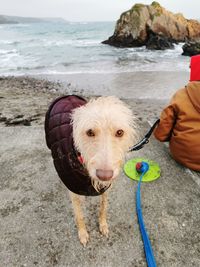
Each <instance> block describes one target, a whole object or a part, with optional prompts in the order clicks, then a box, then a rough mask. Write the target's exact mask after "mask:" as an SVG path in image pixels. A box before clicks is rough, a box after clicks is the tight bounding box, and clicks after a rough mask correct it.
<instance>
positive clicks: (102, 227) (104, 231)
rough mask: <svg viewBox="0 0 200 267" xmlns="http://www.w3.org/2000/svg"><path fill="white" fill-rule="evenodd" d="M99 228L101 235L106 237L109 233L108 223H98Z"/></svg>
mask: <svg viewBox="0 0 200 267" xmlns="http://www.w3.org/2000/svg"><path fill="white" fill-rule="evenodd" d="M99 230H100V232H101V234H102V235H104V236H106V237H108V234H109V230H108V225H107V223H102V224H100V225H99Z"/></svg>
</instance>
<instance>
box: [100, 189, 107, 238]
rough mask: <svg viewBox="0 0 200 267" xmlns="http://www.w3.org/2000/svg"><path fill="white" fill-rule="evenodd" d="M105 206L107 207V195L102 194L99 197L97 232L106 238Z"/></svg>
mask: <svg viewBox="0 0 200 267" xmlns="http://www.w3.org/2000/svg"><path fill="white" fill-rule="evenodd" d="M107 206H108V199H107V193H103V194H102V195H101V197H100V212H99V230H100V232H101V233H102V235H105V236H106V237H108V233H109V230H108V224H107V220H106V217H107Z"/></svg>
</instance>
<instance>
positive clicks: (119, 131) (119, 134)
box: [115, 129, 124, 137]
mask: <svg viewBox="0 0 200 267" xmlns="http://www.w3.org/2000/svg"><path fill="white" fill-rule="evenodd" d="M123 135H124V131H123V130H121V129H120V130H118V131H116V133H115V136H116V137H122V136H123Z"/></svg>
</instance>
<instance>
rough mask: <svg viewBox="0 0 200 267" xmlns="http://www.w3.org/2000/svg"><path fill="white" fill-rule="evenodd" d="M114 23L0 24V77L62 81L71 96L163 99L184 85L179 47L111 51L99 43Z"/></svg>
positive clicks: (186, 70) (184, 69) (186, 67)
mask: <svg viewBox="0 0 200 267" xmlns="http://www.w3.org/2000/svg"><path fill="white" fill-rule="evenodd" d="M114 28H115V22H71V23H70V22H44V23H30V24H7V25H3V24H1V25H0V76H9V75H12V76H13V75H14V76H19V75H29V76H34V77H40V78H41V77H45V78H47V79H50V80H53V81H55V80H59V81H62V82H65V83H66V82H67V83H68V85H70V86H71V87H69V86H68V87H69V88H71V89H69V90H71V92H74V91H75V90H76V91H79V92H80V91H81V92H83V94H88V95H97V94H98V95H110V94H115V95H117V96H120V97H121V96H122V95H123V96H124V97H126V98H131V97H135V96H137V97H138V98H169V97H170V96H171V94H172V93H173V92H174V90H175V89H178V88H179V87H180V86H184V84H185V83H186V82H187V80H188V76H189V60H190V58H189V57H185V56H182V55H181V53H182V48H181V47H182V45H183V44H178V45H175V49H172V50H165V51H151V50H147V49H146V48H145V47H139V48H115V47H112V46H109V45H105V44H102V43H101V42H102V41H104V40H105V39H107V38H108V37H109V36H111V35H112V34H113V32H114Z"/></svg>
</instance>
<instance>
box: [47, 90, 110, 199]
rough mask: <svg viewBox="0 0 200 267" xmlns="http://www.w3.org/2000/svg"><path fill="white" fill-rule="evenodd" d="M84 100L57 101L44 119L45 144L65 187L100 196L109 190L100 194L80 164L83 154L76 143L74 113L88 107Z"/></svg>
mask: <svg viewBox="0 0 200 267" xmlns="http://www.w3.org/2000/svg"><path fill="white" fill-rule="evenodd" d="M86 103H87V102H86V100H85V99H83V98H81V97H79V96H76V95H68V96H63V97H59V98H57V99H56V100H55V101H53V103H52V104H51V105H50V107H49V109H48V111H47V113H46V116H45V134H46V144H47V146H48V148H49V149H50V150H51V155H52V157H53V162H54V166H55V169H56V171H57V173H58V175H59V177H60V179H61V180H62V181H63V183H64V184H65V185H66V187H67V188H68V189H69V190H70V191H72V192H74V193H76V194H79V195H85V196H98V195H100V194H102V193H104V192H105V191H106V190H107V189H108V187H106V188H102V189H101V191H100V192H97V191H96V190H95V189H94V187H93V186H92V183H91V178H90V176H89V175H88V172H87V170H86V168H85V167H84V165H83V164H82V163H81V162H80V161H79V160H78V157H79V156H80V153H79V152H78V151H77V150H76V149H75V147H74V142H73V127H72V123H71V113H72V111H73V109H75V108H78V107H80V106H82V105H85V104H86Z"/></svg>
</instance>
